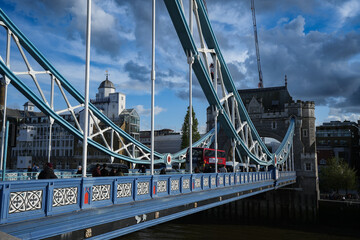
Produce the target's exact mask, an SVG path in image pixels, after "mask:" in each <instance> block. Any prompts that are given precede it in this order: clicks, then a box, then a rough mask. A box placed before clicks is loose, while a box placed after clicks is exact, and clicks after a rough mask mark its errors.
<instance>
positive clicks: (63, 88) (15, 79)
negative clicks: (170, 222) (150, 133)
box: [0, 9, 214, 164]
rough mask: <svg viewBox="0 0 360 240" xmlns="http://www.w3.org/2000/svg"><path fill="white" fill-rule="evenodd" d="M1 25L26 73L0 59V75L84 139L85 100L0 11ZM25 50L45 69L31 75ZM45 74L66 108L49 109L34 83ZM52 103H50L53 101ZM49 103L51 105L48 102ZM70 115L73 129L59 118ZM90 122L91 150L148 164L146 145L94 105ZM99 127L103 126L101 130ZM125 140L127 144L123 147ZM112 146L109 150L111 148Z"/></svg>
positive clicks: (177, 157) (205, 141) (180, 158)
mask: <svg viewBox="0 0 360 240" xmlns="http://www.w3.org/2000/svg"><path fill="white" fill-rule="evenodd" d="M0 25H2V26H3V27H4V28H6V29H7V31H8V33H9V34H10V35H11V36H12V37H13V39H14V41H15V43H16V45H17V47H18V49H19V51H20V54H21V56H22V57H23V60H24V62H25V65H26V67H27V69H28V71H26V72H13V71H11V70H10V69H9V68H8V67H7V66H6V65H5V63H4V61H3V60H2V57H1V56H0V59H1V60H0V73H1V74H2V75H4V76H6V77H7V79H10V80H11V81H10V82H11V83H12V85H13V86H14V87H15V88H16V89H17V90H18V91H19V92H21V93H22V94H23V95H24V96H25V97H26V98H27V99H28V100H30V101H31V102H32V103H33V104H35V105H36V107H37V108H39V109H40V110H41V111H42V112H43V113H44V114H46V115H47V116H48V117H49V118H50V122H51V123H53V122H54V121H56V122H57V123H58V124H59V125H60V126H62V127H63V128H64V129H66V130H67V131H69V132H70V133H71V134H73V135H74V136H76V137H77V138H79V139H82V138H83V130H82V129H81V126H80V123H79V121H78V120H77V118H76V116H75V110H79V109H82V108H83V107H84V97H83V96H82V95H81V94H80V93H79V92H78V91H77V90H76V89H75V88H74V87H73V86H72V85H71V84H70V83H69V82H68V81H67V80H66V79H65V78H64V77H63V76H62V75H61V74H60V73H58V72H57V70H56V69H55V68H54V67H53V66H52V65H51V64H50V63H49V62H48V61H47V60H46V58H45V57H44V56H43V55H42V54H41V53H40V52H39V51H38V50H37V49H36V48H35V46H34V45H33V44H32V43H31V42H30V41H29V40H28V39H27V38H26V37H25V36H24V35H23V34H22V33H21V32H20V30H19V29H18V28H17V27H16V26H15V25H14V24H13V23H12V22H11V20H10V19H9V18H8V17H7V16H6V15H5V13H4V12H3V11H2V10H1V9H0ZM24 49H25V50H26V51H27V52H28V53H29V55H30V56H31V57H33V59H34V60H35V61H36V62H37V63H38V64H39V65H40V66H41V67H43V68H44V70H42V71H34V70H33V68H32V66H31V64H30V63H29V61H28V59H27V57H26V54H25V52H24ZM39 74H47V75H49V76H50V79H51V80H52V81H54V82H55V83H56V85H57V86H58V89H59V91H60V93H61V94H60V95H61V96H62V97H63V99H64V101H65V103H66V105H67V108H65V109H61V110H57V111H54V108H53V106H52V104H51V106H50V105H49V103H48V101H47V100H46V98H45V96H44V94H43V90H42V89H41V86H40V84H39V82H38V81H37V75H39ZM24 75H30V77H31V78H32V79H33V81H34V83H35V85H36V88H37V90H38V91H39V93H40V98H39V96H37V95H36V94H35V93H34V92H33V91H32V90H31V89H30V88H29V87H28V86H27V85H26V84H25V82H24V81H22V80H21V79H20V76H24ZM69 97H73V98H75V99H76V100H77V102H78V103H77V105H76V106H72V105H71V103H70V101H69ZM52 100H53V99H52ZM51 102H52V101H51ZM66 112H70V114H71V115H72V118H73V120H74V125H75V126H73V125H72V124H70V123H68V122H67V121H65V120H64V119H63V117H61V116H60V114H62V113H66ZM89 113H90V118H91V119H92V121H93V122H94V125H95V132H94V133H92V134H91V135H90V136H89V137H88V142H89V144H90V145H91V146H93V147H95V148H97V149H98V150H100V151H102V152H104V153H106V154H108V155H110V156H112V157H116V158H119V159H122V160H125V161H129V162H133V163H141V164H149V163H150V149H149V148H147V147H146V146H145V145H143V144H141V143H140V142H138V141H137V140H135V139H134V138H132V137H131V136H130V135H129V134H127V133H126V132H125V131H123V130H122V129H120V128H119V127H118V126H116V125H115V124H114V123H113V122H112V121H111V120H110V119H108V118H107V117H106V116H105V115H104V114H102V113H101V112H100V111H99V110H98V109H97V108H96V107H95V106H94V105H92V104H90V105H89ZM100 124H102V126H100ZM109 132H111V139H112V140H111V142H113V138H114V137H117V139H118V141H119V143H121V147H120V148H118V149H112V143H108V142H107V140H106V138H105V134H106V133H109ZM213 135H214V129H212V130H211V131H210V132H209V133H207V134H205V135H204V136H203V137H202V138H201V139H200V140H199V141H197V142H196V143H194V144H193V147H198V146H202V147H209V145H210V144H211V143H212V139H213ZM96 137H100V141H96V140H95V138H96ZM125 140H126V141H128V143H125ZM110 145H111V146H110ZM134 146H135V147H136V149H137V150H138V151H139V152H140V157H136V158H135V157H134V156H133V155H132V153H131V151H129V149H131V148H133V147H134ZM186 150H187V149H183V150H181V151H180V152H178V153H175V154H174V155H170V157H171V158H172V159H173V161H174V162H184V161H185V155H186ZM121 151H125V152H126V153H127V155H128V156H124V155H122V154H120V152H121ZM167 156H169V154H160V153H157V152H155V157H156V158H157V159H155V163H162V162H166V158H167Z"/></svg>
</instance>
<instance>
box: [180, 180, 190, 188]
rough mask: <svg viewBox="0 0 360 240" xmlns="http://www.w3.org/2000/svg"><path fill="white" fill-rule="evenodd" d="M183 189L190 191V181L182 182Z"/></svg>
mask: <svg viewBox="0 0 360 240" xmlns="http://www.w3.org/2000/svg"><path fill="white" fill-rule="evenodd" d="M182 187H183V189H189V188H190V179H184V180H183V182H182Z"/></svg>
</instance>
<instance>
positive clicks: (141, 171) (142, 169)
mask: <svg viewBox="0 0 360 240" xmlns="http://www.w3.org/2000/svg"><path fill="white" fill-rule="evenodd" d="M138 172H139V173H146V168H145V166H144V165H141V167H140V168H139V171H138Z"/></svg>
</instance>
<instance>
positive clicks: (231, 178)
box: [230, 176, 234, 184]
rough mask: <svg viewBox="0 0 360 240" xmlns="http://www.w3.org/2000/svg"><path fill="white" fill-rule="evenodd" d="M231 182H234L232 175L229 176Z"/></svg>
mask: <svg viewBox="0 0 360 240" xmlns="http://www.w3.org/2000/svg"><path fill="white" fill-rule="evenodd" d="M230 180H231V183H232V184H234V176H231V177H230Z"/></svg>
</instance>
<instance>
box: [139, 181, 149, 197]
mask: <svg viewBox="0 0 360 240" xmlns="http://www.w3.org/2000/svg"><path fill="white" fill-rule="evenodd" d="M145 194H149V182H138V183H137V195H145Z"/></svg>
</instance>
